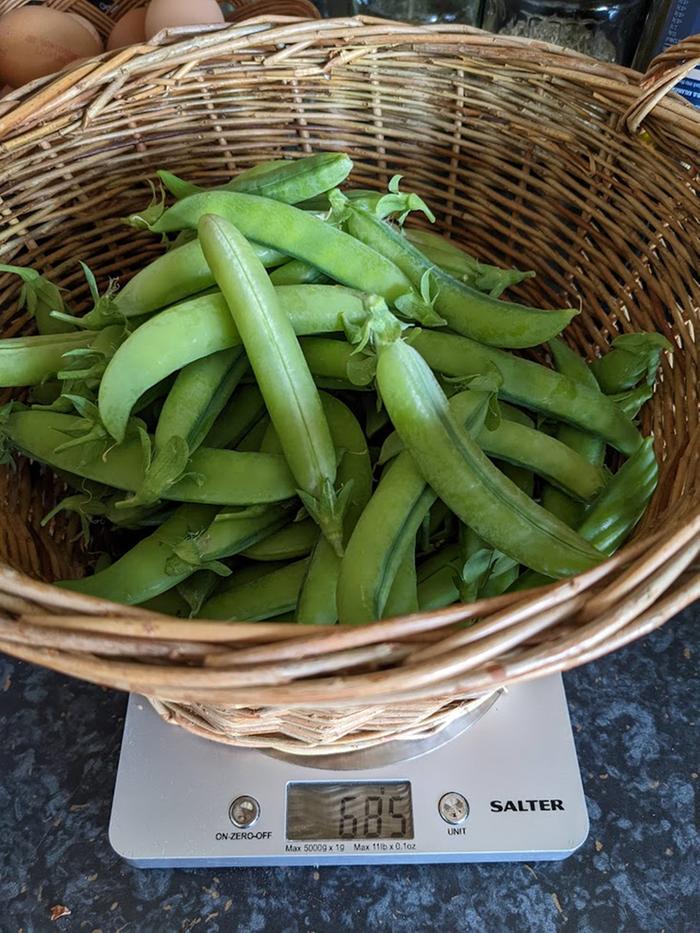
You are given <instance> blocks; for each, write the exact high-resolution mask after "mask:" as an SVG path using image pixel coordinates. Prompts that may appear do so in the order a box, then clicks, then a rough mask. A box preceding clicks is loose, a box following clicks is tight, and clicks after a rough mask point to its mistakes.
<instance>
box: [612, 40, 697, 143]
mask: <svg viewBox="0 0 700 933" xmlns="http://www.w3.org/2000/svg"><path fill="white" fill-rule="evenodd" d="M698 65H700V34H698V35H695V36H688V38H687V39H684V40H683V41H682V42H679V43H678V45H672V46H671V47H670V48H668V49H665V51H663V52H661V53H660V54H659V55H657V56H656V58H655V59H654V60H653V61H652V62H651V64H650V65H649V68H648V69H647V72H646V74H645V75H644V77H643V78H642V81H641V83H640V88H641V90H642V94H641V95H640V96H639V97H638V98H637V100H636V101H635V102H634V103H633V104H632V106H631V107H630V108H629V109H628V110H627V112H626V113H625V115H624V118H623V119H624V123H625V126H626V127H627V130H628V132H629V133H631V134H632V135H634V134H636V133H638V132H639V128H640V126H641V125H642V122H643V121H644V120H645V118H646V117H647V116H648V115H649V114H650V113H651V111H652V110H653V109H654V107H656V105H657V104H658V103H659V102H660V101H662V100H663V99H664V97H665V96H666V95H667V94H668V92H669V91H672V90H673V88H674V87H675V86H676V85H677V84H678V82H679V81H682V80H683V78H685V77H686V75H689V74H690V72H691V71H692V70H693V68H696V67H697V66H698Z"/></svg>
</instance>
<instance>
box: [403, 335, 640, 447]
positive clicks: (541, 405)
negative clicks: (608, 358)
mask: <svg viewBox="0 0 700 933" xmlns="http://www.w3.org/2000/svg"><path fill="white" fill-rule="evenodd" d="M407 341H408V342H409V343H410V345H411V346H412V347H414V348H415V349H416V350H417V351H418V352H419V353H420V355H421V356H422V357H423V359H424V360H425V361H426V362H427V363H428V365H429V366H430V368H431V369H434V370H435V371H436V372H440V373H443V374H444V375H447V376H473V375H475V374H478V373H489V372H493V371H495V372H497V373H498V376H499V378H500V380H501V384H500V386H499V388H498V397H499V398H503V399H505V400H506V401H510V402H513V403H514V404H516V405H522V406H523V407H524V408H529V409H532V410H534V411H539V412H542V413H544V414H548V415H551V416H552V417H554V418H556V419H557V420H559V421H563V422H566V423H568V424H571V425H573V426H574V427H577V428H580V429H581V430H583V431H588V432H590V433H591V434H599V435H600V436H601V437H602V438H604V440H606V441H607V442H608V443H609V444H610V445H611V446H612V447H614V448H615V449H616V450H619V451H621V453H624V454H626V455H628V456H629V455H630V454H632V453H634V451H635V450H637V448H638V447H639V445H640V443H641V435H640V434H639V432H638V431H637V429H636V428H635V426H634V424H633V423H632V421H631V420H630V418H628V417H627V416H626V415H625V414H624V412H622V411H621V409H620V408H619V407H618V406H617V405H616V404H615V403H614V402H613V401H611V400H610V399H609V398H607V397H606V396H605V395H603V394H602V392H598V391H594V390H593V389H590V388H588V387H587V386H582V385H581V384H580V383H577V382H574V381H573V380H572V379H569V378H568V377H566V376H563V375H562V374H561V373H557V372H555V371H554V370H551V369H549V368H548V367H546V366H541V365H540V364H539V363H533V362H532V361H531V360H525V359H521V358H520V357H516V356H513V355H512V354H510V353H507V352H505V351H503V350H497V349H495V348H494V347H485V346H483V345H482V344H479V343H476V341H474V340H470V339H469V338H467V337H460V336H457V335H456V334H446V333H437V332H436V331H429V330H418V329H417V328H416V329H415V330H413V331H411V332H410V333H409V334H408V337H407Z"/></svg>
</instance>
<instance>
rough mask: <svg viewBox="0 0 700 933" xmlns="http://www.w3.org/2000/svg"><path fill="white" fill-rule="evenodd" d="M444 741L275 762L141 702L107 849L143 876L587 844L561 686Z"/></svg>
mask: <svg viewBox="0 0 700 933" xmlns="http://www.w3.org/2000/svg"><path fill="white" fill-rule="evenodd" d="M455 732H456V734H455ZM438 742H441V743H442V744H437V743H436V741H435V739H434V740H433V747H432V748H431V750H429V751H425V749H426V747H428V745H429V744H430V741H429V740H427V742H423V743H420V742H419V743H417V744H414V743H408V742H405V743H392V747H389V746H383V747H382V746H380V747H378V748H377V749H369V750H367V751H366V752H354V753H352V754H351V755H342V756H328V755H326V756H323V757H322V758H315V759H313V760H311V761H308V762H307V761H305V760H304V759H301V758H298V757H295V758H293V759H292V758H289V757H284V756H279V757H272V756H271V755H268V754H266V753H263V752H261V751H257V750H250V749H242V748H234V747H231V746H226V745H221V744H218V743H216V742H210V741H207V740H206V739H202V738H199V737H198V736H195V735H192V734H190V733H188V732H186V731H184V730H183V729H180V728H177V727H174V726H172V725H169V724H168V723H166V722H164V721H163V720H162V719H161V718H160V717H159V716H158V714H157V713H156V712H155V711H154V710H153V708H152V707H151V705H150V703H148V701H147V700H145V699H144V698H143V697H140V696H135V695H132V696H131V697H130V699H129V707H128V711H127V716H126V722H125V726H124V738H123V742H122V750H121V757H120V760H119V769H118V772H117V781H116V787H115V792H114V802H113V806H112V815H111V820H110V827H109V837H110V842H111V844H112V847H113V848H114V849H115V851H116V852H117V853H118V854H119V855H121V856H123V857H124V858H125V859H127V860H128V861H129V862H131V863H132V864H134V865H137V866H139V867H142V868H165V867H178V866H179V867H205V866H212V867H227V866H230V867H234V866H239V867H244V866H256V865H257V866H264V865H285V866H286V865H340V864H359V865H366V864H382V863H386V864H397V863H403V864H406V863H411V862H415V863H425V862H436V863H439V862H486V861H517V860H526V861H532V860H542V859H563V858H566V856H568V855H570V854H571V853H572V852H574V851H575V850H576V849H577V848H578V847H579V846H580V845H581V844H582V843H583V842H584V840H585V839H586V837H587V835H588V813H587V811H586V802H585V798H584V794H583V787H582V785H581V776H580V772H579V767H578V760H577V758H576V748H575V746H574V740H573V735H572V732H571V724H570V722H569V712H568V708H567V705H566V697H565V694H564V688H563V684H562V681H561V677H560V676H559V675H555V676H552V677H547V678H543V679H541V680H538V681H534V682H533V683H527V684H524V685H520V686H517V687H513V688H511V689H510V690H509V691H507V692H506V693H503V694H500V695H499V696H498V698H497V699H496V701H495V702H493V703H492V705H491V707H490V708H489V709H488V710H487V711H486V712H485V713H484V714H483V715H482V716H480V717H478V718H476V721H475V722H473V723H472V724H471V725H469V727H468V728H466V729H465V728H464V724H461V725H460V724H459V723H456V724H453V725H452V730H451V732H450V731H448V730H444V731H443V732H442V733H440V736H439V739H438ZM398 746H401V751H402V753H403V755H404V757H403V759H402V760H395V759H396V757H397V756H396V754H395V750H396V748H397V747H398ZM392 749H393V750H392ZM406 755H410V756H411V757H405V756H406Z"/></svg>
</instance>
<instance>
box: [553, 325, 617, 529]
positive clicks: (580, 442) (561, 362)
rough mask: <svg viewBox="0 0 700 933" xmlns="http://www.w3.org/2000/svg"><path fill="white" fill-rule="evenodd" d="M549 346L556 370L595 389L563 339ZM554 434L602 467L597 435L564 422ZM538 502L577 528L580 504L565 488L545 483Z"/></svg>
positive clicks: (586, 369) (586, 370) (582, 363)
mask: <svg viewBox="0 0 700 933" xmlns="http://www.w3.org/2000/svg"><path fill="white" fill-rule="evenodd" d="M549 349H550V352H551V354H552V358H553V360H554V365H555V367H556V369H557V372H560V373H561V374H562V375H563V376H567V377H568V378H569V379H571V380H573V381H574V382H577V383H579V384H580V385H582V386H586V387H587V388H589V389H591V390H593V391H595V390H596V389H597V388H598V383H597V382H596V379H595V376H594V375H593V374H592V372H591V371H590V369H589V367H588V365H587V364H586V361H585V360H584V359H583V358H582V357H580V356H579V355H578V353H576V352H575V351H574V350H572V349H571V348H570V347H569V346H567V344H565V343H564V341H563V340H558V339H556V340H551V341H550V342H549ZM555 436H556V438H557V440H558V441H560V442H561V443H562V444H566V446H567V447H570V448H571V449H572V450H574V451H576V452H577V453H578V454H580V455H581V457H583V459H584V460H586V461H587V463H589V464H592V465H593V466H594V467H597V468H598V469H600V468H602V466H603V461H604V459H605V442H604V440H603V438H602V437H600V435H597V434H590V433H588V432H586V431H580V430H579V429H578V428H575V427H572V426H571V425H568V424H562V425H560V426H559V427H558V428H557V432H556V435H555ZM542 505H543V507H544V508H545V509H547V511H548V512H551V513H552V514H553V515H556V516H557V518H560V519H561V520H562V521H563V522H565V523H566V524H567V525H568V526H569V527H570V528H577V527H578V526H579V525H580V523H581V519H582V518H583V512H584V510H583V507H582V505H581V503H580V502H578V501H576V500H575V499H574V498H572V497H571V496H570V495H568V494H567V491H566V490H563V489H561V488H558V487H557V486H556V485H554V486H552V485H546V486H545V487H544V489H543V490H542Z"/></svg>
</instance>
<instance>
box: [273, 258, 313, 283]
mask: <svg viewBox="0 0 700 933" xmlns="http://www.w3.org/2000/svg"><path fill="white" fill-rule="evenodd" d="M270 281H271V282H272V284H273V285H313V284H314V283H318V282H323V281H327V279H326V276H325V275H324V274H323V272H320V271H319V270H318V269H317V268H316V267H315V266H312V265H309V263H308V262H302V261H301V259H292V261H291V262H286V263H285V264H284V265H283V266H278V267H277V268H276V269H275V270H274V271H273V272H272V273H271V274H270Z"/></svg>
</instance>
